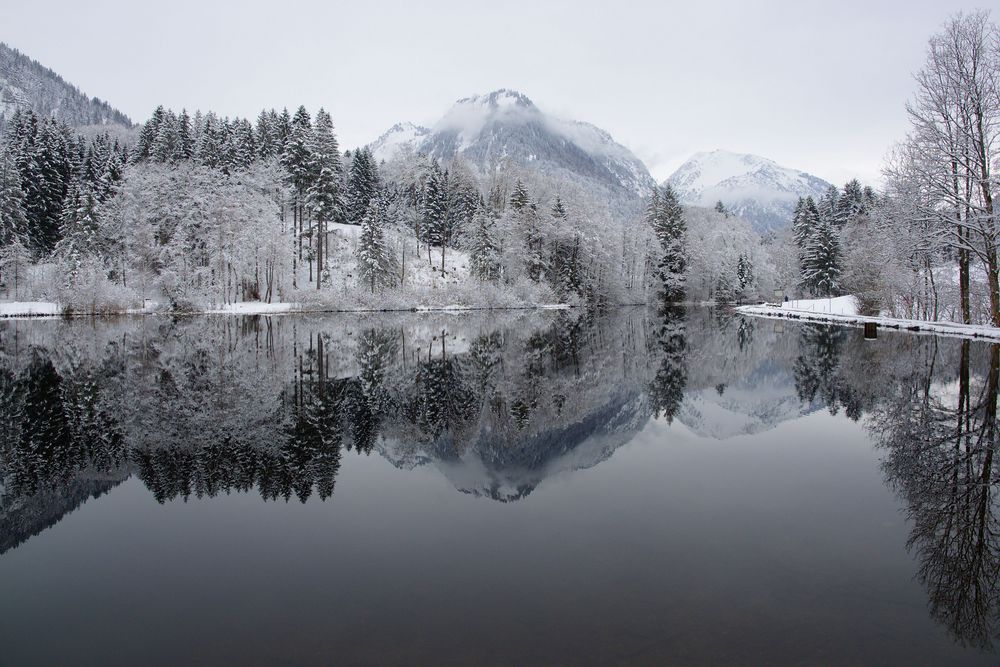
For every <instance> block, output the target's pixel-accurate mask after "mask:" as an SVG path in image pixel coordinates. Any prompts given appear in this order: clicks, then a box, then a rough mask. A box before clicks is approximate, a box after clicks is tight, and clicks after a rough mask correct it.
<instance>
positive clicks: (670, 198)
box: [0, 12, 1000, 326]
mask: <svg viewBox="0 0 1000 667" xmlns="http://www.w3.org/2000/svg"><path fill="white" fill-rule="evenodd" d="M915 78H916V83H917V90H916V93H915V94H914V96H913V98H912V99H911V100H910V101H909V102H908V103H907V104H906V106H905V113H906V115H907V117H908V119H909V122H910V128H911V129H910V132H909V134H908V135H907V136H906V137H905V138H903V139H902V140H901V141H900V142H899V143H898V144H897V145H896V146H895V148H894V149H893V151H892V152H891V155H890V156H889V158H888V159H887V160H886V164H885V167H884V174H883V176H884V178H883V182H882V183H881V184H878V187H876V186H873V185H865V184H862V183H860V182H859V181H858V180H851V181H849V182H847V183H846V184H845V185H844V186H843V187H842V188H837V187H833V186H831V187H830V188H829V191H828V192H826V193H825V194H824V195H823V196H822V197H819V198H818V199H815V200H814V199H813V197H801V198H799V200H798V204H797V206H796V207H795V213H794V216H793V217H792V219H791V220H789V221H788V224H787V226H786V227H785V228H783V229H780V230H779V231H777V232H771V231H769V232H766V233H764V234H763V235H762V234H759V233H757V231H755V230H754V229H753V227H752V226H751V225H750V224H749V223H747V222H746V221H745V220H742V219H740V218H739V217H738V216H736V215H733V214H732V213H730V212H729V211H728V210H727V208H726V206H725V204H724V203H723V202H721V201H720V202H719V203H718V204H717V205H716V206H715V207H714V208H713V209H706V208H699V207H693V206H685V205H682V203H681V202H680V201H679V200H678V197H677V195H676V193H674V191H673V190H672V188H671V186H670V185H669V184H667V185H663V186H658V187H653V188H652V191H651V192H649V193H648V195H647V196H646V197H645V201H639V200H638V198H636V200H635V201H633V202H631V203H627V204H626V205H624V206H617V207H614V208H612V209H610V210H611V213H610V214H609V213H608V209H607V208H606V207H605V205H604V204H602V203H600V202H598V201H596V198H595V196H593V193H588V192H587V191H585V190H583V189H581V188H580V187H579V184H578V183H573V182H570V181H567V180H566V179H565V178H563V179H562V180H560V178H558V177H552V176H549V175H546V174H544V173H540V172H537V171H533V170H532V169H530V165H523V164H515V163H512V162H510V161H500V162H498V163H496V164H491V165H489V166H488V167H487V168H483V167H478V166H476V165H473V164H471V163H469V162H467V161H466V160H464V159H463V158H462V157H461V156H459V155H457V154H456V155H455V156H454V157H453V158H452V159H450V160H446V161H442V160H438V159H432V158H430V157H428V156H426V155H422V154H419V153H416V152H413V151H403V152H402V153H401V154H399V155H396V156H395V157H394V158H393V159H391V160H390V161H389V162H385V161H381V162H379V161H377V160H376V159H375V158H374V156H373V154H372V152H371V150H370V149H368V148H367V147H360V148H356V149H354V150H344V151H342V150H341V147H340V145H339V143H338V139H337V135H336V132H335V130H334V124H333V119H332V118H331V116H330V114H329V113H327V112H326V111H325V110H324V109H322V108H321V109H318V110H316V112H315V113H314V114H312V113H310V111H309V110H307V109H306V108H305V107H299V108H297V109H296V110H295V112H294V113H290V112H289V111H288V110H287V109H283V110H282V111H280V112H278V111H275V110H273V109H272V110H264V111H262V112H261V113H260V114H259V115H258V116H257V118H256V120H255V121H253V122H251V121H250V120H248V119H245V118H226V117H219V116H217V115H216V114H214V113H212V112H208V113H201V112H197V113H195V114H193V115H189V114H188V112H187V111H186V110H181V111H179V112H175V111H173V110H171V109H167V108H164V107H158V108H157V109H155V110H154V112H153V113H152V115H151V117H150V118H149V119H148V120H147V121H146V122H145V123H144V124H143V125H142V126H141V128H139V129H138V131H137V132H134V133H133V139H132V140H128V139H122V138H120V137H117V136H116V137H113V136H112V135H111V134H108V133H104V134H102V133H93V132H90V133H88V135H89V136H84V135H82V134H77V133H76V132H75V131H74V130H73V129H72V128H70V127H69V126H67V125H65V124H63V123H61V122H60V121H58V120H56V119H55V118H51V117H45V116H39V115H37V114H36V113H35V112H33V111H30V110H23V111H17V112H15V113H14V114H13V116H12V117H11V118H10V119H9V121H8V122H7V123H6V124H5V128H4V133H3V136H2V137H0V290H2V293H3V294H4V296H5V298H6V299H7V300H8V301H42V302H48V301H51V302H56V303H58V304H59V305H60V307H61V309H63V310H64V311H67V312H80V313H102V312H106V313H110V312H149V311H157V310H159V311H172V312H184V311H189V312H203V311H206V310H208V311H211V310H226V309H230V310H232V309H234V308H235V307H237V306H238V305H239V304H242V303H245V302H251V303H256V302H263V303H266V304H294V305H296V307H297V308H300V309H303V310H309V309H315V310H324V309H329V310H341V309H343V310H357V309H412V308H420V307H429V308H435V307H438V308H440V307H454V306H460V307H461V306H464V307H509V306H525V305H527V306H538V305H546V304H566V305H571V306H587V307H604V306H608V305H615V304H635V303H651V302H654V301H665V302H706V301H708V302H715V303H740V302H755V301H761V300H773V299H775V298H777V299H781V298H784V297H789V296H791V297H796V296H800V297H809V296H813V297H827V296H840V295H847V294H849V295H853V296H854V297H855V299H856V301H857V309H858V312H859V313H861V314H869V315H879V314H881V315H891V316H894V317H903V318H909V319H922V320H950V321H955V322H962V323H967V324H969V323H972V324H992V325H994V326H1000V286H998V270H1000V264H998V261H1000V260H998V256H997V252H998V247H997V244H998V240H1000V225H998V222H997V217H996V212H995V208H994V206H995V205H994V190H995V186H996V183H997V178H996V175H995V171H994V169H995V167H996V160H997V157H996V146H997V144H998V141H1000V92H998V91H1000V83H998V82H1000V31H998V28H997V26H996V24H995V23H993V22H992V21H991V20H990V17H989V15H988V13H985V12H979V13H972V14H963V15H957V16H954V17H952V18H950V19H949V20H948V21H947V22H946V23H945V24H944V26H943V27H942V29H941V31H940V32H939V33H938V34H936V35H934V36H932V38H931V39H930V41H929V44H928V48H927V59H926V63H925V64H924V66H923V67H922V69H921V70H920V71H919V72H917V73H916V75H915Z"/></svg>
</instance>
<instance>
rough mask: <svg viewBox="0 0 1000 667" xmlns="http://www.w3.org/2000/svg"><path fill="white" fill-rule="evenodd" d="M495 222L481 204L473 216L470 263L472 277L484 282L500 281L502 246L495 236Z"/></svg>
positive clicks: (470, 235) (470, 236) (470, 237)
mask: <svg viewBox="0 0 1000 667" xmlns="http://www.w3.org/2000/svg"><path fill="white" fill-rule="evenodd" d="M494 225H495V221H494V220H493V218H492V217H491V216H490V215H489V214H488V213H487V212H486V207H485V205H483V204H480V206H479V207H477V208H476V212H475V213H474V214H473V216H472V225H471V226H472V229H471V231H470V234H469V263H470V265H471V267H470V268H471V270H472V275H474V276H475V277H476V278H479V279H480V280H482V281H484V282H492V283H495V282H497V281H498V280H500V245H499V243H497V240H496V238H495V236H494V234H493V227H494Z"/></svg>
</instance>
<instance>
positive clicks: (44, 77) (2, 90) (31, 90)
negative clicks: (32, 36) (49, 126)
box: [0, 42, 132, 128]
mask: <svg viewBox="0 0 1000 667" xmlns="http://www.w3.org/2000/svg"><path fill="white" fill-rule="evenodd" d="M16 109H31V110H32V111H34V112H35V113H38V114H40V115H43V116H55V117H56V118H58V119H59V120H61V121H63V122H64V123H66V124H67V125H71V126H73V127H84V126H88V125H119V126H122V127H125V128H129V127H132V121H131V120H130V119H129V118H128V116H126V115H125V114H123V113H122V112H121V111H118V110H117V109H115V108H114V107H112V106H111V105H110V104H108V103H107V102H104V101H102V100H99V99H98V98H96V97H87V96H86V95H84V94H83V93H82V92H80V89H79V88H77V87H76V86H74V85H72V84H70V83H68V82H67V81H65V80H63V78H62V77H61V76H59V75H58V74H56V73H55V72H53V71H52V70H50V69H49V68H47V67H45V66H43V65H41V64H40V63H38V62H37V61H35V60H32V59H31V58H29V57H28V56H26V55H24V54H23V53H21V52H20V51H18V50H17V49H13V48H11V47H9V46H7V45H6V44H3V43H2V42H0V128H2V127H3V125H4V122H5V120H6V119H8V118H10V116H11V114H13V113H14V111H15V110H16Z"/></svg>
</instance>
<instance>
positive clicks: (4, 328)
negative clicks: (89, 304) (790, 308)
mask: <svg viewBox="0 0 1000 667" xmlns="http://www.w3.org/2000/svg"><path fill="white" fill-rule="evenodd" d="M998 366H1000V348H998V347H997V346H991V345H986V344H983V343H976V342H968V341H965V342H963V341H961V340H958V339H950V338H935V337H930V336H915V335H907V334H890V333H881V332H880V336H879V339H878V340H877V341H864V340H863V337H862V333H861V331H860V330H855V329H842V328H834V327H825V326H817V325H794V324H789V323H779V322H774V321H769V320H750V319H743V318H740V317H738V316H734V315H732V314H727V313H722V312H713V311H710V310H688V311H687V312H674V313H670V314H668V315H667V316H662V317H661V316H657V315H656V314H654V313H652V312H647V311H645V310H621V311H615V312H612V313H609V314H607V315H603V316H599V317H593V318H589V319H588V318H584V317H581V316H579V315H575V314H574V315H567V314H566V313H538V314H532V315H526V314H520V315H493V316H480V315H469V316H447V317H446V316H432V315H406V316H370V317H361V316H329V317H319V316H315V317H312V316H287V317H274V318H246V319H235V318H225V317H215V318H211V317H210V318H199V319H191V320H179V321H173V320H170V319H167V318H140V319H126V320H117V321H98V322H93V321H89V320H76V321H70V322H61V321H35V322H26V321H20V322H18V321H7V322H2V323H0V434H2V441H0V479H2V482H0V664H3V665H30V664H39V665H55V664H59V665H64V664H95V665H108V664H127V665H135V664H213V665H214V664H224V663H229V664H266V663H284V664H338V665H340V664H358V663H370V664H380V665H381V664H489V665H511V664H519V665H520V664H651V665H654V664H655V665H663V664H680V665H702V664H704V665H708V664H711V665H755V664H764V663H767V664H775V665H787V664H794V665H846V664H849V665H855V664H879V665H882V664H901V665H942V664H995V663H996V662H997V659H998V656H997V655H996V653H995V650H996V645H997V642H998V639H1000V623H998V621H1000V604H998V590H1000V532H998V529H1000V526H998V522H997V519H998V516H1000V513H998V507H997V497H996V494H995V493H994V492H995V491H996V490H997V486H998V484H1000V477H998V471H997V470H996V467H997V464H996V463H994V460H993V453H994V448H995V447H996V445H997V441H998V434H997V427H996V412H997V374H998Z"/></svg>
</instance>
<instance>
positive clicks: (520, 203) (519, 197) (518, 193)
mask: <svg viewBox="0 0 1000 667" xmlns="http://www.w3.org/2000/svg"><path fill="white" fill-rule="evenodd" d="M530 201H531V198H530V197H529V196H528V190H527V189H526V188H525V187H524V183H522V182H521V179H520V178H519V179H517V183H516V184H515V185H514V192H512V193H511V195H510V207H511V208H512V209H514V210H515V211H521V210H523V209H524V207H525V206H527V205H528V204H529V203H530Z"/></svg>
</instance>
